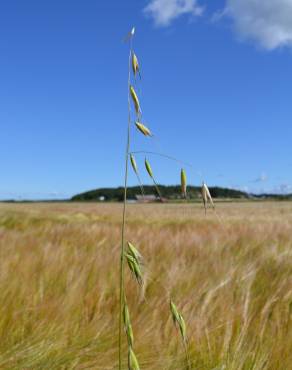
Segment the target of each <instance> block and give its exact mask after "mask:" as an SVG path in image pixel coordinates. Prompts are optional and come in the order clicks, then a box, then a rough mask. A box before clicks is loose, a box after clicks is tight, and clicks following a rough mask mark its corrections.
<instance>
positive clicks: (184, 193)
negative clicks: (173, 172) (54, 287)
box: [180, 168, 187, 198]
mask: <svg viewBox="0 0 292 370" xmlns="http://www.w3.org/2000/svg"><path fill="white" fill-rule="evenodd" d="M180 177H181V192H182V196H183V197H184V198H186V197H187V175H186V171H185V170H184V169H183V168H182V170H181V176H180Z"/></svg>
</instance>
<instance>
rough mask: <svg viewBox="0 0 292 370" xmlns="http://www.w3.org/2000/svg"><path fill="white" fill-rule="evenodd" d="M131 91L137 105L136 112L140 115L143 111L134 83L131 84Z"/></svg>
mask: <svg viewBox="0 0 292 370" xmlns="http://www.w3.org/2000/svg"><path fill="white" fill-rule="evenodd" d="M130 93H131V97H132V100H133V103H134V106H135V111H136V114H137V115H139V114H140V113H141V109H140V103H139V99H138V96H137V94H136V91H135V89H134V87H133V86H132V85H131V86H130Z"/></svg>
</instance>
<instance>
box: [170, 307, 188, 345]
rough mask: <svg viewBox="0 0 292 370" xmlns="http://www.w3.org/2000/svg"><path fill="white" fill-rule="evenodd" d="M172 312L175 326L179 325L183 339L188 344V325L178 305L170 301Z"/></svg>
mask: <svg viewBox="0 0 292 370" xmlns="http://www.w3.org/2000/svg"><path fill="white" fill-rule="evenodd" d="M170 311H171V315H172V320H173V323H174V325H178V327H179V331H180V333H181V336H182V339H183V341H184V342H186V340H187V335H186V324H185V321H184V318H183V317H182V315H181V314H180V313H179V311H178V309H177V307H176V305H175V304H174V303H173V302H172V301H170Z"/></svg>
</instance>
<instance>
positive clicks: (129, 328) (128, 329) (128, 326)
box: [123, 303, 134, 347]
mask: <svg viewBox="0 0 292 370" xmlns="http://www.w3.org/2000/svg"><path fill="white" fill-rule="evenodd" d="M123 318H124V326H125V331H126V334H127V339H128V344H129V346H130V347H133V343H134V334H133V329H132V325H131V320H130V313H129V308H128V305H127V303H125V304H124V310H123Z"/></svg>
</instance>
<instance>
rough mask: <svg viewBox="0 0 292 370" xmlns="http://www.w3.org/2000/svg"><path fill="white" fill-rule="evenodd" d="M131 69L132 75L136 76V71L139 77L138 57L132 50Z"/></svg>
mask: <svg viewBox="0 0 292 370" xmlns="http://www.w3.org/2000/svg"><path fill="white" fill-rule="evenodd" d="M132 69H133V73H134V76H135V77H136V75H137V73H138V74H139V76H140V79H141V74H140V66H139V62H138V58H137V56H136V54H135V53H134V52H132Z"/></svg>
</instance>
